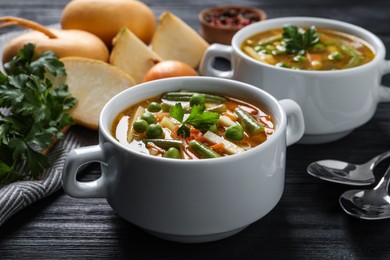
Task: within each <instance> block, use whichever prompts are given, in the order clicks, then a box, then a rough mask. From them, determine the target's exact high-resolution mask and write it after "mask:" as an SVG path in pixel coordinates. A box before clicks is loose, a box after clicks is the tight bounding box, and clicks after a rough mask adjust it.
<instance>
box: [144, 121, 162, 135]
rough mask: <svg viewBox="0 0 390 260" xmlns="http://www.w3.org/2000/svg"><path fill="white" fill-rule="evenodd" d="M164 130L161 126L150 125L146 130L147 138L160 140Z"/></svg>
mask: <svg viewBox="0 0 390 260" xmlns="http://www.w3.org/2000/svg"><path fill="white" fill-rule="evenodd" d="M163 133H164V132H163V130H162V128H161V126H160V125H156V124H150V125H148V127H147V128H146V136H147V137H148V138H159V137H161V136H162V135H163Z"/></svg>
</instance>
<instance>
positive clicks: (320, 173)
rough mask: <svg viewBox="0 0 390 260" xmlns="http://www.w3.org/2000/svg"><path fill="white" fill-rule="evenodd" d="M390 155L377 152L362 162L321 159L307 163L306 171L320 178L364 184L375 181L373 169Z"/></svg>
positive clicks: (357, 184)
mask: <svg viewBox="0 0 390 260" xmlns="http://www.w3.org/2000/svg"><path fill="white" fill-rule="evenodd" d="M388 157H390V151H387V152H384V153H382V154H379V155H377V156H375V157H374V158H372V159H371V160H369V161H368V162H366V163H364V164H352V163H348V162H342V161H337V160H321V161H317V162H313V163H311V164H309V166H308V167H307V172H308V173H309V174H310V175H312V176H314V177H317V178H320V179H322V180H326V181H330V182H335V183H341V184H347V185H355V186H364V185H370V184H373V183H374V182H375V176H374V173H373V170H374V168H375V166H376V165H378V164H379V163H380V162H381V161H383V160H384V159H386V158H388Z"/></svg>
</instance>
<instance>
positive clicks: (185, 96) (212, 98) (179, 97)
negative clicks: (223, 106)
mask: <svg viewBox="0 0 390 260" xmlns="http://www.w3.org/2000/svg"><path fill="white" fill-rule="evenodd" d="M195 93H196V92H186V91H180V92H168V93H166V94H165V95H164V96H163V99H165V100H169V101H177V102H180V101H187V102H188V101H190V99H191V97H192V95H193V94H195ZM200 94H203V95H204V97H205V102H207V103H217V104H219V103H222V102H224V101H225V98H223V97H220V96H216V95H211V94H204V93H200Z"/></svg>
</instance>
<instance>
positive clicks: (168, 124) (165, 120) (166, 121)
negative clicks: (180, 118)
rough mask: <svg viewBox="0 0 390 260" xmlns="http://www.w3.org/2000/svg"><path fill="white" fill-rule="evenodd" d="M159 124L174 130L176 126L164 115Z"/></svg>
mask: <svg viewBox="0 0 390 260" xmlns="http://www.w3.org/2000/svg"><path fill="white" fill-rule="evenodd" d="M161 125H162V126H163V127H166V128H168V129H169V130H171V131H173V130H175V128H176V127H177V125H176V124H175V123H174V122H173V121H172V120H171V119H169V118H168V117H166V116H164V117H163V119H162V120H161Z"/></svg>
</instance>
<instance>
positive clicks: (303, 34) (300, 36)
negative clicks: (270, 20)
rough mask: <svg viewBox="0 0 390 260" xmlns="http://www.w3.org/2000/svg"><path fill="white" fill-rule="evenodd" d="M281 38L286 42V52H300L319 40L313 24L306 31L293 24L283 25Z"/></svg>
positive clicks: (303, 51)
mask: <svg viewBox="0 0 390 260" xmlns="http://www.w3.org/2000/svg"><path fill="white" fill-rule="evenodd" d="M283 40H284V42H285V43H286V51H287V53H300V54H303V53H305V51H306V50H307V49H308V48H309V47H311V46H313V45H314V44H316V43H317V42H319V41H320V36H319V34H318V33H317V31H316V28H315V27H314V26H311V27H310V28H309V29H307V30H306V31H305V30H304V29H302V28H298V27H297V26H293V25H285V26H284V27H283Z"/></svg>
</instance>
